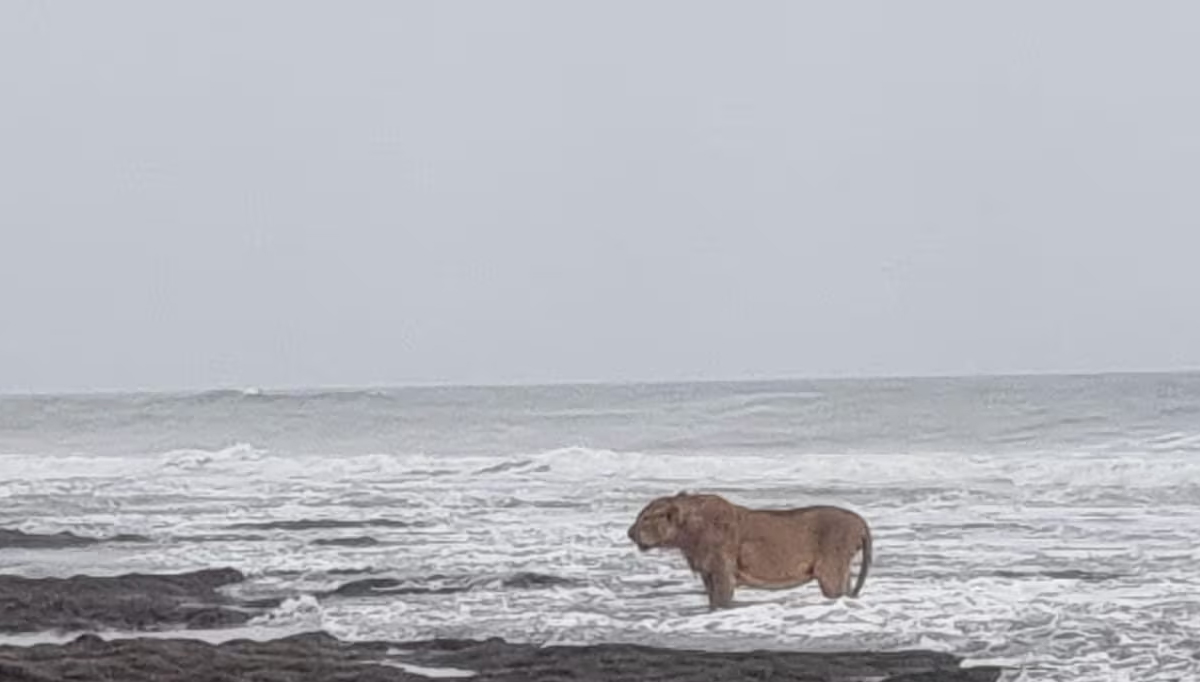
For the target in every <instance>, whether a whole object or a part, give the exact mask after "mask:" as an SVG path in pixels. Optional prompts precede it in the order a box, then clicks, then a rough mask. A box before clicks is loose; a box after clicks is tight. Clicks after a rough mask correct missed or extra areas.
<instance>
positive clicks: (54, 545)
mask: <svg viewBox="0 0 1200 682" xmlns="http://www.w3.org/2000/svg"><path fill="white" fill-rule="evenodd" d="M101 542H150V539H149V538H146V537H143V536H141V535H115V536H112V537H107V538H90V537H85V536H82V535H76V534H74V533H70V532H67V531H63V532H61V533H47V534H41V533H26V532H24V531H20V530H15V529H12V528H0V549H64V548H68V547H86V546H88V545H95V544H97V543H101Z"/></svg>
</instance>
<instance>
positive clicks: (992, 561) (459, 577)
mask: <svg viewBox="0 0 1200 682" xmlns="http://www.w3.org/2000/svg"><path fill="white" fill-rule="evenodd" d="M0 452H3V453H4V454H3V455H0V501H2V504H0V527H4V528H16V529H20V530H24V531H26V532H31V533H34V532H36V533H54V532H59V531H63V530H69V531H72V532H75V533H77V534H80V535H90V536H95V537H102V536H113V535H117V534H136V535H140V536H144V537H145V538H148V539H149V542H115V543H105V544H100V545H92V546H86V547H78V548H69V549H53V550H48V549H47V550H31V549H24V550H15V549H6V550H0V572H4V573H17V574H21V575H27V576H51V575H53V576H67V575H74V574H79V573H87V574H91V575H114V574H120V573H128V572H159V573H161V572H175V571H184V570H194V569H200V568H210V567H232V568H236V569H238V570H240V571H242V572H244V573H245V574H246V575H247V576H248V580H247V581H245V582H244V583H241V584H238V585H236V586H235V587H233V588H232V589H233V590H235V591H236V593H237V595H238V596H239V597H245V598H255V599H257V598H276V597H281V598H283V599H284V602H283V604H282V606H280V607H279V608H277V609H275V610H274V611H272V612H270V613H268V614H267V615H264V616H262V617H260V618H259V619H258V620H256V621H254V622H253V623H251V628H250V629H252V630H254V631H255V633H256V636H276V635H278V634H286V633H291V632H299V631H308V630H314V629H324V630H326V631H328V632H329V633H331V634H333V635H336V636H338V637H342V638H346V639H351V640H358V639H386V640H394V641H403V640H411V639H425V638H431V637H470V638H485V637H503V638H505V639H508V640H511V641H526V642H537V643H545V644H564V643H565V644H575V643H580V644H582V643H593V642H601V641H605V642H638V643H648V644H658V645H665V646H686V647H703V648H720V649H744V648H789V649H807V650H842V649H858V648H871V649H902V648H913V647H922V648H932V649H937V650H942V651H948V652H952V653H955V654H959V655H962V656H965V657H967V658H968V659H969V660H970V661H971V662H974V663H979V664H983V663H989V664H995V663H998V664H1001V665H1004V666H1006V667H1008V668H1010V669H1011V670H1012V671H1013V672H1012V675H1011V676H1010V679H1019V680H1125V679H1128V680H1135V679H1136V680H1182V679H1196V678H1197V677H1200V659H1198V656H1200V597H1197V594H1200V589H1198V588H1200V572H1198V571H1197V570H1196V568H1195V566H1196V562H1197V559H1200V379H1198V378H1197V377H1195V376H1192V375H1127V376H1110V377H1049V378H1047V377H1037V378H1008V379H974V380H933V379H931V380H876V381H840V382H771V383H739V384H680V385H663V386H653V385H646V386H615V387H614V386H575V387H524V388H507V389H499V388H497V389H490V388H487V389H485V388H463V389H454V388H438V389H395V390H377V391H341V392H272V391H257V390H255V391H222V392H212V393H204V394H172V395H151V394H136V395H110V396H37V397H7V398H0ZM680 490H689V491H705V492H716V493H720V494H722V495H725V496H727V497H728V498H730V499H731V500H733V501H735V502H737V503H740V504H744V505H748V506H761V507H779V506H798V505H805V504H837V505H842V506H847V507H849V508H852V509H854V510H856V511H858V512H859V513H861V514H862V515H863V516H864V517H865V518H866V519H867V520H868V521H869V522H870V524H871V526H872V529H873V534H874V537H875V554H876V556H875V564H874V566H873V567H872V569H871V573H870V577H869V579H868V581H867V585H866V588H865V589H864V591H863V594H862V596H861V597H860V598H859V599H856V600H842V601H836V602H835V601H827V600H824V599H822V598H821V597H820V593H819V591H818V590H817V588H816V587H815V585H809V586H805V587H801V588H798V589H794V590H789V591H782V592H763V591H754V590H739V591H738V594H737V597H736V602H737V607H736V608H734V609H731V610H728V611H720V612H714V613H710V612H709V611H708V609H707V608H706V603H705V600H704V597H703V593H702V590H701V588H700V584H699V581H698V579H696V578H695V577H694V576H692V575H691V574H690V573H689V572H688V570H687V567H686V564H685V563H684V562H683V560H682V559H681V558H680V557H679V556H678V555H675V554H671V553H668V552H649V553H639V552H638V551H637V550H636V548H635V547H633V546H632V544H631V543H630V542H629V541H628V539H627V538H626V536H625V531H626V529H627V528H628V526H629V524H630V523H631V522H632V521H633V518H634V517H635V516H636V514H637V512H638V510H639V509H640V508H641V506H642V505H644V504H645V503H646V502H647V501H649V499H651V498H653V497H655V496H658V495H665V494H673V493H675V492H678V491H680ZM238 632H239V633H241V632H242V630H239V631H238ZM190 634H195V633H190ZM210 635H211V636H217V637H219V636H220V633H216V634H211V633H210ZM53 636H55V635H52V634H51V633H47V634H46V637H53ZM23 637H24V639H23V640H22V639H21V638H17V637H12V638H0V639H5V641H31V640H30V638H29V637H28V636H23Z"/></svg>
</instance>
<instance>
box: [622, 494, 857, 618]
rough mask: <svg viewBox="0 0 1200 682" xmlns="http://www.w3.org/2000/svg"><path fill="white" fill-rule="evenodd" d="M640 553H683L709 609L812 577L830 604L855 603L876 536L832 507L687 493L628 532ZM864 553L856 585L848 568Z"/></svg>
mask: <svg viewBox="0 0 1200 682" xmlns="http://www.w3.org/2000/svg"><path fill="white" fill-rule="evenodd" d="M629 539H630V540H633V542H634V543H635V544H636V545H637V546H638V548H639V549H641V550H642V551H646V550H648V549H652V548H656V547H673V548H676V549H679V550H680V551H681V552H682V553H683V556H684V557H685V558H686V559H687V562H688V566H690V567H691V569H692V571H694V572H696V573H698V574H700V577H701V579H702V580H703V581H704V589H705V592H706V593H707V594H708V604H709V608H710V609H717V608H725V607H728V606H730V605H731V603H732V601H733V591H734V589H735V588H737V587H753V588H763V589H787V588H792V587H797V586H800V585H803V584H805V583H807V582H809V581H811V580H813V579H816V581H817V584H818V585H819V586H820V588H821V593H822V594H823V595H824V596H825V597H827V598H829V599H837V598H839V597H842V596H845V595H849V596H852V597H857V596H858V594H859V592H861V591H862V587H863V583H864V582H865V581H866V577H867V568H868V566H869V565H870V563H871V531H870V529H869V528H868V526H867V522H866V521H865V520H863V518H862V517H861V516H859V515H858V514H855V513H854V512H852V511H849V510H847V509H842V508H839V507H831V506H813V507H799V508H793V509H749V508H747V507H743V506H740V505H737V504H733V503H731V502H729V501H728V500H726V499H725V498H723V497H721V496H719V495H697V494H688V493H686V492H683V493H679V494H678V495H674V496H671V497H660V498H658V499H655V500H652V501H651V502H650V503H649V504H647V505H646V506H645V508H643V509H642V511H641V513H640V514H638V517H637V520H636V521H635V522H634V523H633V525H632V526H630V527H629ZM859 550H861V551H862V554H863V557H862V567H861V568H860V569H859V573H858V580H857V583H856V584H855V585H854V586H853V587H851V585H850V564H851V560H852V559H853V558H854V555H855V554H857V553H858V552H859Z"/></svg>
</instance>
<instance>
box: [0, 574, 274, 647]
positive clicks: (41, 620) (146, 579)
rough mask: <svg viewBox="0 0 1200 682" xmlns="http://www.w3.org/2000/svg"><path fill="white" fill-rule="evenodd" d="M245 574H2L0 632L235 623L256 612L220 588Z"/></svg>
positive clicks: (0, 576) (215, 625) (234, 581)
mask: <svg viewBox="0 0 1200 682" xmlns="http://www.w3.org/2000/svg"><path fill="white" fill-rule="evenodd" d="M243 578H244V576H243V575H242V574H241V573H240V572H238V571H235V570H233V569H231V568H223V569H206V570H203V571H195V572H192V573H181V574H175V575H144V574H138V573H131V574H127V575H120V576H112V577H93V576H73V577H70V578H26V577H22V576H15V575H0V632H31V631H37V630H47V629H57V630H68V631H69V630H86V629H91V628H96V627H115V628H125V629H147V628H157V627H160V626H166V625H183V626H185V627H191V628H200V627H203V628H209V627H217V626H224V625H235V624H239V623H244V622H245V621H247V620H249V619H250V618H253V617H254V616H256V615H258V612H256V611H255V610H254V609H251V608H248V607H245V606H244V605H238V604H235V603H233V602H232V600H230V599H229V598H227V597H225V596H224V595H222V594H220V593H218V592H217V591H216V588H218V587H221V586H222V585H228V584H231V583H236V582H240V581H241V580H243Z"/></svg>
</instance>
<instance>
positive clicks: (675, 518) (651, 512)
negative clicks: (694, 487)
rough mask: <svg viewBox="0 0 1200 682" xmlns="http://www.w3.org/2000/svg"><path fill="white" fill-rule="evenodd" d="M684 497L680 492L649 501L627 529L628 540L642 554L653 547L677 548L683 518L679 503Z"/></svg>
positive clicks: (684, 494) (685, 495) (684, 493)
mask: <svg viewBox="0 0 1200 682" xmlns="http://www.w3.org/2000/svg"><path fill="white" fill-rule="evenodd" d="M686 497H687V493H686V492H681V493H679V494H678V495H674V496H672V497H659V498H657V499H655V500H651V502H650V504H647V505H646V506H645V507H644V508H643V509H642V511H641V513H640V514H638V517H637V520H636V521H634V522H633V525H632V526H630V527H629V539H630V540H633V542H634V544H636V545H637V546H638V549H640V550H642V551H643V552H644V551H646V550H648V549H653V548H655V547H675V546H677V545H678V538H679V533H680V526H681V523H680V522H681V518H682V516H683V510H682V509H681V505H680V503H681V502H682V501H683V499H684V498H686Z"/></svg>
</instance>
